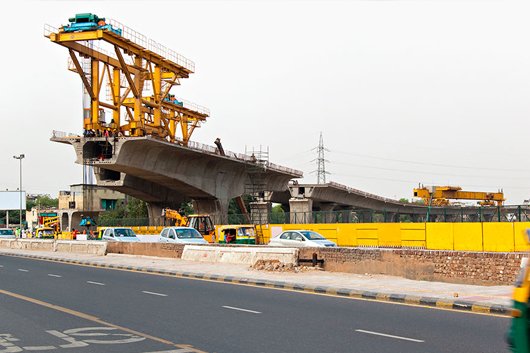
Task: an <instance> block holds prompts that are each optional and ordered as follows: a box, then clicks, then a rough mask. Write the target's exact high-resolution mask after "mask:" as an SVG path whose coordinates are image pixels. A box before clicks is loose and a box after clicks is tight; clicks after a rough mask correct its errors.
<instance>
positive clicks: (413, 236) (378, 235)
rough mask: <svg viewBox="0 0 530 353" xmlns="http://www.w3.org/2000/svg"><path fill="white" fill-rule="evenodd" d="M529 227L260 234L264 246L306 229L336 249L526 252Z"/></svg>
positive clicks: (347, 228) (352, 227)
mask: <svg viewBox="0 0 530 353" xmlns="http://www.w3.org/2000/svg"><path fill="white" fill-rule="evenodd" d="M529 228H530V222H516V223H510V222H484V223H479V222H477V223H471V222H466V223H445V222H444V223H327V224H269V225H265V226H264V227H263V235H264V242H265V243H268V241H269V240H270V238H271V236H274V235H276V234H278V233H279V232H281V231H282V230H293V229H309V230H314V231H316V232H319V233H321V234H322V235H324V236H325V237H326V238H328V239H329V240H331V241H334V242H336V243H337V244H338V245H339V246H350V247H353V246H355V247H386V248H387V247H396V248H400V247H408V248H424V249H429V250H458V251H487V252H518V251H530V245H529V244H528V243H527V242H526V241H525V235H524V232H525V230H526V229H529Z"/></svg>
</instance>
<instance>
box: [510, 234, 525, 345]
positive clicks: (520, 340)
mask: <svg viewBox="0 0 530 353" xmlns="http://www.w3.org/2000/svg"><path fill="white" fill-rule="evenodd" d="M526 241H527V242H528V243H529V244H530V229H527V230H526ZM507 341H508V344H509V346H510V348H511V351H512V352H514V353H530V262H529V261H528V258H523V260H522V261H521V270H520V272H519V275H518V276H517V280H516V281H515V289H514V291H513V308H512V322H511V326H510V330H509V332H508V335H507Z"/></svg>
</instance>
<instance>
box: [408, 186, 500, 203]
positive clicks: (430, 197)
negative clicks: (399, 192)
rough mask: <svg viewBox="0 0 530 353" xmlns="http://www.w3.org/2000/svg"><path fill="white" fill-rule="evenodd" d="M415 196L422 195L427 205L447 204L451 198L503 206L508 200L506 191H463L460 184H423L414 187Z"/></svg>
mask: <svg viewBox="0 0 530 353" xmlns="http://www.w3.org/2000/svg"><path fill="white" fill-rule="evenodd" d="M414 197H421V198H422V199H423V201H424V202H425V204H426V205H430V206H447V205H450V202H449V200H480V201H478V204H479V205H480V206H495V203H496V204H497V206H501V205H502V204H503V202H504V201H505V200H506V199H505V198H504V193H503V192H502V191H499V192H482V191H462V188H461V187H460V186H423V185H420V186H419V187H418V188H415V189H414Z"/></svg>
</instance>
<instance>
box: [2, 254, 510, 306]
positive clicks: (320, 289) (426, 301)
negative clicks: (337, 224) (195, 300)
mask: <svg viewBox="0 0 530 353" xmlns="http://www.w3.org/2000/svg"><path fill="white" fill-rule="evenodd" d="M0 255H7V256H14V257H23V258H30V259H37V260H50V261H56V262H64V263H70V264H77V265H87V266H93V267H99V268H108V269H115V270H128V271H137V272H144V273H153V274H162V275H169V276H175V277H182V278H192V279H204V280H209V281H217V282H224V283H235V284H245V285H253V286H259V287H266V288H273V289H289V290H293V291H300V292H309V293H316V294H327V295H334V296H340V297H350V298H357V299H368V300H375V301H382V302H393V303H401V304H412V305H421V306H427V307H436V308H443V309H451V310H457V311H468V312H475V313H481V314H492V315H501V316H510V315H511V311H512V308H511V307H510V306H506V305H501V304H487V303H482V302H474V301H466V300H450V299H441V298H436V297H418V296H410V295H405V294H398V293H380V292H375V291H363V290H358V289H347V288H336V287H329V286H311V285H304V284H299V283H293V282H280V281H270V280H266V279H255V278H244V277H235V276H223V275H216V274H206V273H199V272H188V271H174V270H163V269H157V268H153V267H138V266H130V265H113V264H105V263H101V262H93V261H84V260H74V259H66V258H60V257H53V256H42V255H29V254H17V253H10V252H3V251H2V252H0Z"/></svg>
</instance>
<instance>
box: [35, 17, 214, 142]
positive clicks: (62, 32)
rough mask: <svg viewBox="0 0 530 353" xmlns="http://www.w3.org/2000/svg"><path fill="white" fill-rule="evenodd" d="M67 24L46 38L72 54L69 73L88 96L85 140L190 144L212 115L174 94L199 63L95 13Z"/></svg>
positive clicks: (48, 30)
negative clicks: (126, 138)
mask: <svg viewBox="0 0 530 353" xmlns="http://www.w3.org/2000/svg"><path fill="white" fill-rule="evenodd" d="M69 21H70V24H68V25H65V26H61V27H60V28H59V29H56V28H53V27H51V26H45V29H44V30H45V32H44V35H45V36H46V37H47V38H49V39H50V41H51V42H53V43H56V44H59V45H61V46H63V47H65V48H67V49H68V52H69V54H70V59H71V64H70V65H69V66H70V67H69V68H70V70H71V71H74V72H76V73H77V74H78V75H79V76H80V78H81V80H82V81H83V85H84V88H85V90H86V93H87V94H88V95H89V102H88V104H86V106H84V109H85V113H84V117H83V119H84V120H83V128H84V131H85V135H86V136H108V135H111V136H112V135H114V136H145V135H151V136H157V137H160V138H163V139H166V140H169V141H171V142H177V143H180V144H183V145H188V141H189V139H190V137H191V135H192V133H193V131H194V129H195V128H197V127H199V126H200V123H201V122H205V121H206V118H207V117H208V116H209V111H208V109H206V108H204V107H201V106H199V105H196V104H193V103H190V102H185V101H183V100H179V99H177V98H175V96H174V95H172V94H170V90H171V89H172V88H173V87H174V86H175V85H180V80H181V79H183V78H188V77H189V75H190V74H191V73H193V72H194V70H195V64H194V63H193V62H192V61H191V60H188V59H186V58H185V57H183V56H182V55H180V54H177V53H175V52H174V51H173V50H171V49H168V48H166V47H164V46H162V45H160V44H159V43H157V42H155V41H153V40H151V39H148V38H147V37H145V36H144V35H142V34H140V33H138V32H136V31H134V30H132V29H131V28H128V27H126V26H124V25H122V24H121V23H119V22H116V21H113V20H108V21H107V20H106V19H105V18H100V17H98V16H97V15H94V14H77V15H76V16H75V17H74V18H70V19H69ZM105 93H106V94H105ZM107 112H108V113H111V116H112V119H109V118H110V116H109V118H106V117H105V114H106V113H107ZM107 120H110V121H107ZM179 125H180V129H179ZM179 130H180V132H179Z"/></svg>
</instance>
